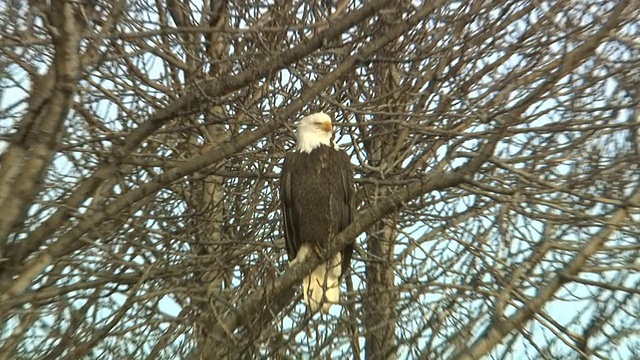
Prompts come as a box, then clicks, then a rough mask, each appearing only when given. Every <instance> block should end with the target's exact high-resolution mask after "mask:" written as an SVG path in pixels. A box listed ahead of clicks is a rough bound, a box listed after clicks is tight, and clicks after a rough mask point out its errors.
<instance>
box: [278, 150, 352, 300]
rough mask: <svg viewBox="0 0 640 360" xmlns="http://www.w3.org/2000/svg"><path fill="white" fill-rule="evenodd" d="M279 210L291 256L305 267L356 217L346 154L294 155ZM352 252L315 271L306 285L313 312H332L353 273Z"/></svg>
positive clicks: (344, 252)
mask: <svg viewBox="0 0 640 360" xmlns="http://www.w3.org/2000/svg"><path fill="white" fill-rule="evenodd" d="M280 196H281V199H280V200H281V204H282V212H283V216H284V228H285V238H286V245H287V255H288V257H289V260H290V261H304V257H305V256H306V254H308V253H309V252H310V251H316V252H319V250H321V249H324V248H326V247H327V246H329V245H330V241H331V240H332V237H333V236H334V235H335V234H337V233H339V232H340V231H342V230H343V229H344V228H346V227H347V226H348V225H349V224H350V223H351V222H352V221H353V215H354V211H355V204H354V202H355V193H354V188H353V169H352V166H351V162H350V161H349V157H348V156H347V154H346V153H345V152H343V151H340V150H338V149H335V148H334V147H332V146H329V145H324V144H323V145H319V146H316V147H315V148H313V149H312V150H310V151H307V152H305V151H298V152H290V153H288V154H287V155H286V157H285V161H284V165H283V168H282V179H281V189H280ZM352 252H353V246H352V245H348V246H347V247H346V248H345V249H343V250H342V251H341V252H340V253H339V254H338V255H336V257H334V258H332V259H329V260H328V261H327V262H326V263H324V264H321V265H320V266H318V268H316V270H315V271H314V272H312V273H311V275H310V276H309V277H308V278H306V279H305V281H304V282H303V288H304V291H305V294H304V297H305V301H306V302H307V304H308V305H309V306H310V308H311V310H312V311H317V310H318V309H319V308H320V307H322V310H323V312H328V309H329V307H330V306H331V303H333V302H337V301H338V299H339V280H340V278H341V277H342V275H344V274H345V273H346V271H347V269H348V267H349V263H350V261H351V256H352Z"/></svg>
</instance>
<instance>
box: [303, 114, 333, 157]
mask: <svg viewBox="0 0 640 360" xmlns="http://www.w3.org/2000/svg"><path fill="white" fill-rule="evenodd" d="M297 128H298V134H297V137H298V143H297V146H296V148H297V149H298V151H300V152H306V153H310V152H311V151H312V150H313V149H315V148H317V147H318V146H320V145H327V146H331V135H332V134H333V126H332V125H331V118H330V117H329V115H327V114H325V113H323V112H319V113H315V114H311V115H308V116H305V117H303V118H302V120H300V122H299V123H298V126H297Z"/></svg>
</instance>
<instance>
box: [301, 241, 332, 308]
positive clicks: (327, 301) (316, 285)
mask: <svg viewBox="0 0 640 360" xmlns="http://www.w3.org/2000/svg"><path fill="white" fill-rule="evenodd" d="M341 262H342V256H341V254H340V253H338V254H336V256H334V257H333V259H331V260H330V261H328V262H326V263H323V264H320V265H318V267H317V268H315V270H313V272H312V273H311V275H309V276H307V277H305V278H304V281H303V282H302V290H303V297H304V302H305V303H307V305H308V306H309V308H310V309H311V312H312V313H315V312H316V311H318V310H319V309H320V306H322V312H323V313H325V314H327V313H329V309H330V308H331V305H333V304H334V303H337V302H338V301H339V300H340V272H341ZM325 289H326V290H325ZM323 295H324V296H323Z"/></svg>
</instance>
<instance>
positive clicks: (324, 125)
mask: <svg viewBox="0 0 640 360" xmlns="http://www.w3.org/2000/svg"><path fill="white" fill-rule="evenodd" d="M322 130H324V131H326V132H332V131H333V126H332V125H331V123H330V122H328V121H327V122H326V123H322Z"/></svg>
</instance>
